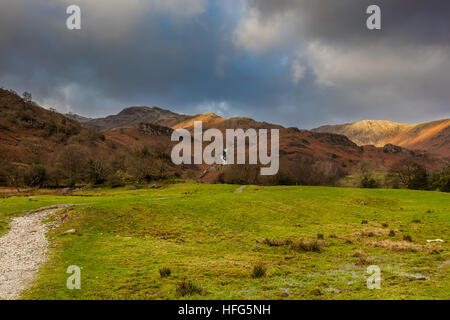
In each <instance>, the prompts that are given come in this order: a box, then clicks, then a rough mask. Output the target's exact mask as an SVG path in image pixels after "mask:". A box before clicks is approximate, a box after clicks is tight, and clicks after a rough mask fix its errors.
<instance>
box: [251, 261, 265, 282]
mask: <svg viewBox="0 0 450 320" xmlns="http://www.w3.org/2000/svg"><path fill="white" fill-rule="evenodd" d="M266 271H267V269H266V267H265V266H264V265H263V264H262V263H259V264H257V265H256V266H254V267H253V270H252V274H251V275H252V278H254V279H256V278H262V277H265V276H266Z"/></svg>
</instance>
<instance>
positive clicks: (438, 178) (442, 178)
mask: <svg viewBox="0 0 450 320" xmlns="http://www.w3.org/2000/svg"><path fill="white" fill-rule="evenodd" d="M431 185H432V187H433V188H434V189H436V190H439V191H442V192H450V164H448V165H447V166H445V167H443V168H442V169H441V170H439V171H436V172H434V173H433V175H432V178H431Z"/></svg>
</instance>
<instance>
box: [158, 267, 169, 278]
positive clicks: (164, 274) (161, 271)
mask: <svg viewBox="0 0 450 320" xmlns="http://www.w3.org/2000/svg"><path fill="white" fill-rule="evenodd" d="M171 273H172V271H171V270H170V268H167V267H162V268H160V269H159V275H160V276H161V278H167V277H169V276H170V275H171Z"/></svg>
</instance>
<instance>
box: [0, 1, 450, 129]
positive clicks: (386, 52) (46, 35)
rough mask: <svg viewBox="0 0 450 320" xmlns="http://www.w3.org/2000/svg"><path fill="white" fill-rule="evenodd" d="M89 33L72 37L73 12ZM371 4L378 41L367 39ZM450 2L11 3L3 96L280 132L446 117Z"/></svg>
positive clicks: (3, 16) (1, 67)
mask: <svg viewBox="0 0 450 320" xmlns="http://www.w3.org/2000/svg"><path fill="white" fill-rule="evenodd" d="M72 3H73V4H79V5H80V6H81V9H82V18H83V24H82V30H81V31H68V30H67V29H66V28H65V19H66V17H67V15H66V14H65V10H66V7H67V5H68V4H72ZM369 4H379V5H380V6H381V7H382V19H383V20H382V28H383V29H382V31H381V32H379V31H376V32H371V31H368V30H367V29H366V28H365V19H366V17H367V15H366V14H365V9H366V8H367V6H368V5H369ZM449 9H450V3H448V2H444V1H415V0H414V1H406V0H405V1H400V0H398V1H365V0H363V1H350V0H341V1H334V0H333V1H332V0H315V1H306V0H297V1H294V0H278V1H268V0H258V1H240V0H236V1H226V2H217V1H211V2H208V1H207V0H166V1H163V0H146V1H144V0H130V1H128V2H122V1H120V2H119V1H106V0H98V1H94V2H93V1H87V0H78V1H75V0H74V1H68V0H67V1H66V0H33V1H31V0H15V1H8V3H6V2H1V3H0V45H1V50H0V83H1V85H3V86H5V87H7V88H13V89H16V90H17V91H24V90H29V91H31V92H32V93H33V95H34V98H35V99H36V100H37V101H38V102H40V103H42V104H45V105H49V106H53V107H56V108H58V109H59V110H61V111H67V110H71V111H74V112H77V113H80V114H83V115H89V116H103V115H107V114H111V113H116V112H118V111H120V110H121V109H122V108H123V107H125V106H129V105H159V106H161V107H167V108H170V109H172V110H174V111H178V112H184V113H191V114H193V113H199V112H208V111H212V112H217V113H220V114H222V115H224V116H233V115H243V116H251V117H254V118H256V119H258V120H265V121H271V122H279V123H282V124H284V125H295V126H300V127H312V126H315V125H319V124H322V123H327V122H338V121H353V120H359V119H362V118H384V119H389V120H397V121H411V122H418V121H425V120H431V119H433V118H439V117H445V116H447V117H448V115H449V112H448V110H449V108H448V101H449V98H450V93H449V91H450V90H448V83H450V61H449V59H450V54H449V46H448V44H449V43H450V41H449V40H450V39H449V34H450V32H449V31H450V26H449V25H450V23H449V20H448V18H447V17H448V12H449Z"/></svg>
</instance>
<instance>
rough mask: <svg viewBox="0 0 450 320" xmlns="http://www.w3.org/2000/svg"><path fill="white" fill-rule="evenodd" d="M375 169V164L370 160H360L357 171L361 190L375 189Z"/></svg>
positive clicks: (376, 184)
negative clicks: (359, 176) (359, 175)
mask: <svg viewBox="0 0 450 320" xmlns="http://www.w3.org/2000/svg"><path fill="white" fill-rule="evenodd" d="M375 167H376V165H375V163H374V162H373V161H372V160H370V159H362V160H361V161H360V162H359V163H358V171H359V172H360V174H361V181H360V185H361V188H376V187H377V186H378V183H377V181H376V180H375V179H374V178H373V172H374V169H375Z"/></svg>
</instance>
